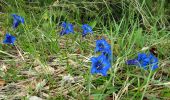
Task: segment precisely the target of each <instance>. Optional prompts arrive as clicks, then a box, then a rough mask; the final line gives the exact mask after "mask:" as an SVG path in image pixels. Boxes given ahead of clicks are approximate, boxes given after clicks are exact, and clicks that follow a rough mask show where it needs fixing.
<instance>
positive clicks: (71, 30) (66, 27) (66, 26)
mask: <svg viewBox="0 0 170 100" xmlns="http://www.w3.org/2000/svg"><path fill="white" fill-rule="evenodd" d="M61 26H62V27H63V29H62V31H61V32H60V35H65V34H69V33H74V27H73V25H72V24H70V23H66V22H63V23H62V24H61Z"/></svg>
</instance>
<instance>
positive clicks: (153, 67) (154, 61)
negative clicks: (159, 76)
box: [149, 54, 158, 70]
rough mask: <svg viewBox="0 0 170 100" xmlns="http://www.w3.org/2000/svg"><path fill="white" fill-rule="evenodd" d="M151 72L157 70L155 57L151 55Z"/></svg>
mask: <svg viewBox="0 0 170 100" xmlns="http://www.w3.org/2000/svg"><path fill="white" fill-rule="evenodd" d="M149 59H150V64H151V70H155V69H157V68H158V58H157V57H155V56H154V55H153V54H150V55H149Z"/></svg>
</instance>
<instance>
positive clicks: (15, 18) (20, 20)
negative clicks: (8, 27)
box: [3, 14, 25, 45]
mask: <svg viewBox="0 0 170 100" xmlns="http://www.w3.org/2000/svg"><path fill="white" fill-rule="evenodd" d="M12 17H13V28H14V29H15V28H17V27H18V25H19V24H20V23H23V24H24V23H25V21H24V18H23V17H21V16H19V15H16V14H12ZM15 41H16V37H15V36H13V35H11V34H10V33H6V35H5V38H4V40H3V43H4V44H12V45H14V42H15Z"/></svg>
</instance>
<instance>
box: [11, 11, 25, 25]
mask: <svg viewBox="0 0 170 100" xmlns="http://www.w3.org/2000/svg"><path fill="white" fill-rule="evenodd" d="M12 17H13V28H16V27H17V26H18V25H19V24H20V23H23V24H24V23H25V21H24V18H23V17H21V16H19V15H16V14H12Z"/></svg>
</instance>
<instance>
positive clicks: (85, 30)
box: [81, 24, 93, 37]
mask: <svg viewBox="0 0 170 100" xmlns="http://www.w3.org/2000/svg"><path fill="white" fill-rule="evenodd" d="M81 28H82V29H83V33H82V36H83V37H85V36H86V35H87V33H91V34H92V33H93V30H92V27H91V26H89V25H88V24H84V25H82V27H81Z"/></svg>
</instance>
